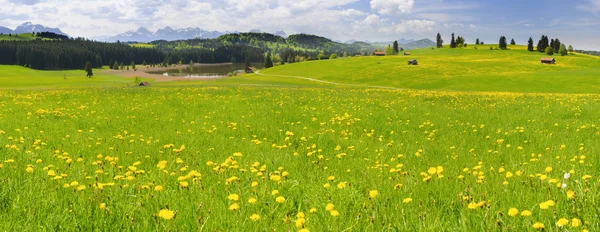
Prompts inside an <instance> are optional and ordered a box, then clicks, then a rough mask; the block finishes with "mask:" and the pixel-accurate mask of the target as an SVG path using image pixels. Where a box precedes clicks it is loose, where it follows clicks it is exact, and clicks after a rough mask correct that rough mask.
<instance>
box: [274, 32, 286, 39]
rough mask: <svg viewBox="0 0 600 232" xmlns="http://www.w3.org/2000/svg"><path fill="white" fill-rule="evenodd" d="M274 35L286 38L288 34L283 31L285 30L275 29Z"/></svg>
mask: <svg viewBox="0 0 600 232" xmlns="http://www.w3.org/2000/svg"><path fill="white" fill-rule="evenodd" d="M275 35H276V36H281V37H283V38H287V37H288V35H287V34H286V33H285V31H277V32H275Z"/></svg>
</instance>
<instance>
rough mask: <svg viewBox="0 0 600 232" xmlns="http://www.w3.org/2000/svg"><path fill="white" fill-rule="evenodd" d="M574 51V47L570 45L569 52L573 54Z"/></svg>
mask: <svg viewBox="0 0 600 232" xmlns="http://www.w3.org/2000/svg"><path fill="white" fill-rule="evenodd" d="M573 51H574V49H573V46H571V45H569V52H570V53H573Z"/></svg>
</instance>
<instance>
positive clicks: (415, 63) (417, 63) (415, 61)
mask: <svg viewBox="0 0 600 232" xmlns="http://www.w3.org/2000/svg"><path fill="white" fill-rule="evenodd" d="M408 65H419V62H417V60H409V61H408Z"/></svg>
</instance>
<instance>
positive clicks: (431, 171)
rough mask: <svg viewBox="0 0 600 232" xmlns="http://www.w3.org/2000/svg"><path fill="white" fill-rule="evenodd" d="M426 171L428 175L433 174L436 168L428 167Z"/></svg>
mask: <svg viewBox="0 0 600 232" xmlns="http://www.w3.org/2000/svg"><path fill="white" fill-rule="evenodd" d="M427 172H428V173H429V175H433V174H435V173H437V168H434V167H431V168H429V170H427Z"/></svg>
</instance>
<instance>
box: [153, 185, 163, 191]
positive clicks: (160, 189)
mask: <svg viewBox="0 0 600 232" xmlns="http://www.w3.org/2000/svg"><path fill="white" fill-rule="evenodd" d="M163 190H164V188H163V186H161V185H157V186H155V187H154V191H157V192H160V191H163Z"/></svg>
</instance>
